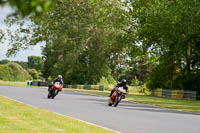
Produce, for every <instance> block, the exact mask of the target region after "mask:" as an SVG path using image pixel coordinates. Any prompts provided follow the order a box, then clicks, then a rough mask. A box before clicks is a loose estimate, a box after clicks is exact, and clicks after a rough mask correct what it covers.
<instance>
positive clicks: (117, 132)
mask: <svg viewBox="0 0 200 133" xmlns="http://www.w3.org/2000/svg"><path fill="white" fill-rule="evenodd" d="M0 96H2V95H0ZM2 97H5V98H7V99H10V100H12V101H15V102H18V103H21V104H25V105H27V106H30V107H33V108H37V109H41V108H39V107H36V106H33V105H30V104H27V103H23V102H21V101H18V100H15V99H12V98H9V97H7V96H2ZM45 110H47V109H45ZM48 111H49V110H48ZM50 112H53V111H50ZM53 113H55V114H57V115H61V116H64V117H69V118H71V119H74V120H78V121H81V122H84V123H87V124H89V125H93V126H96V127H100V128H104V129H107V130H110V131H113V132H116V133H121V132H119V131H115V130H113V129H110V128H107V127H103V126H99V125H96V124H94V123H90V122H88V121H84V120H81V119H77V118H73V117H71V116H67V115H63V114H60V113H57V112H53Z"/></svg>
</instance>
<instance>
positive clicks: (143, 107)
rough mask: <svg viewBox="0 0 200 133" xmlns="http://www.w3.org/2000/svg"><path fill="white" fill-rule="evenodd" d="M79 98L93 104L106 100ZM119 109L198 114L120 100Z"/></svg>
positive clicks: (104, 104) (101, 103)
mask: <svg viewBox="0 0 200 133" xmlns="http://www.w3.org/2000/svg"><path fill="white" fill-rule="evenodd" d="M80 100H86V101H88V102H93V103H95V104H99V105H101V106H107V100H108V99H105V98H104V99H103V98H102V99H99V98H96V99H95V98H84V99H83V98H82V99H80ZM117 108H119V109H125V110H139V111H149V112H159V113H175V114H191V115H200V114H197V113H193V112H184V111H179V110H174V109H167V108H161V107H156V106H150V105H147V104H141V103H136V102H129V101H121V102H120V103H119V105H118V106H117Z"/></svg>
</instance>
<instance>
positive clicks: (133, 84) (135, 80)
mask: <svg viewBox="0 0 200 133" xmlns="http://www.w3.org/2000/svg"><path fill="white" fill-rule="evenodd" d="M139 84H140V81H139V80H138V79H137V77H136V76H135V78H134V79H133V80H132V82H131V85H132V86H138V85H139Z"/></svg>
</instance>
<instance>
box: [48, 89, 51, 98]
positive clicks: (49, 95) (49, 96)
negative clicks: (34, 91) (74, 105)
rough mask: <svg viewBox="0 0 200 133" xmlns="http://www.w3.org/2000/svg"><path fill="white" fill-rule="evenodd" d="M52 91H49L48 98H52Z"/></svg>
mask: <svg viewBox="0 0 200 133" xmlns="http://www.w3.org/2000/svg"><path fill="white" fill-rule="evenodd" d="M51 92H52V90H49V93H48V95H47V98H51V97H52V93H51Z"/></svg>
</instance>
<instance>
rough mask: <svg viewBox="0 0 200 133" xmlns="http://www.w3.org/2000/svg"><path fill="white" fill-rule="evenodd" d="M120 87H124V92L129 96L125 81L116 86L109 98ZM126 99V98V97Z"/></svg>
mask: <svg viewBox="0 0 200 133" xmlns="http://www.w3.org/2000/svg"><path fill="white" fill-rule="evenodd" d="M118 87H123V89H124V90H126V94H128V86H127V85H126V80H125V79H123V80H122V81H121V82H119V83H118V84H116V85H115V87H114V88H113V89H112V90H111V92H110V95H109V97H111V96H112V94H113V92H114V91H115V89H117V88H118ZM124 98H125V97H124Z"/></svg>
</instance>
